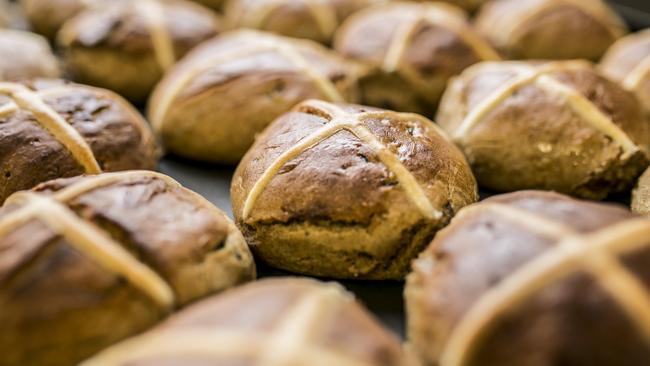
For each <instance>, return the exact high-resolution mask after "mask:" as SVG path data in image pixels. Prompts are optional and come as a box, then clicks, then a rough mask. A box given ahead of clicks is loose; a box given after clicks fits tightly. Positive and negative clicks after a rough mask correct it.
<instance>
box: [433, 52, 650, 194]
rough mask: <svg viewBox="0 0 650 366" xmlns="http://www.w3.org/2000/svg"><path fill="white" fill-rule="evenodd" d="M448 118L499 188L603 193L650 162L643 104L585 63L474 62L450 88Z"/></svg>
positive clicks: (443, 119)
mask: <svg viewBox="0 0 650 366" xmlns="http://www.w3.org/2000/svg"><path fill="white" fill-rule="evenodd" d="M438 122H439V123H440V125H441V126H442V128H444V129H445V130H446V131H447V132H448V133H449V134H450V135H451V136H452V138H453V139H454V140H455V141H456V142H457V143H458V144H459V145H460V146H461V148H462V149H463V151H464V152H465V154H466V156H467V158H468V160H469V162H470V164H472V166H473V169H474V174H476V177H477V179H478V181H479V184H481V185H483V186H484V187H486V188H489V189H493V190H496V191H513V190H519V189H548V190H556V191H559V192H563V193H569V194H573V195H577V196H583V197H590V198H603V197H605V196H606V195H607V194H609V193H611V192H617V191H621V190H624V189H626V188H628V187H629V185H630V184H632V182H633V180H634V179H635V178H636V177H637V176H638V174H640V173H641V171H642V170H643V169H645V167H646V165H647V161H648V160H647V152H648V141H650V138H649V137H648V136H649V135H648V134H649V131H648V126H647V123H646V121H645V119H644V118H643V114H642V112H641V109H640V106H639V104H638V102H637V101H636V100H635V98H634V97H633V96H632V95H631V94H629V93H627V92H626V91H624V90H623V89H621V88H620V87H619V86H617V85H616V84H614V83H613V82H611V81H609V80H607V79H605V78H603V77H602V76H600V75H599V74H598V73H597V72H596V71H595V70H594V68H593V67H592V65H590V64H588V63H585V62H581V61H565V62H551V63H524V62H501V63H482V64H478V65H475V66H472V67H471V68H469V69H467V70H466V71H465V72H464V73H463V74H462V75H461V76H459V77H458V78H457V79H455V80H454V81H453V82H452V83H451V84H450V86H449V88H448V90H447V91H446V92H445V96H444V98H443V101H442V103H441V106H440V109H439V111H438ZM513 136H516V138H514V139H513Z"/></svg>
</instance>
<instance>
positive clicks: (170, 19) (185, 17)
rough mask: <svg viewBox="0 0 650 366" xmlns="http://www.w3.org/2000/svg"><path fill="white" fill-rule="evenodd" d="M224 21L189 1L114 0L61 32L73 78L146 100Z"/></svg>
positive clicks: (85, 13) (87, 12) (137, 100)
mask: <svg viewBox="0 0 650 366" xmlns="http://www.w3.org/2000/svg"><path fill="white" fill-rule="evenodd" d="M219 28H220V21H219V19H218V18H217V16H216V15H215V13H214V12H212V11H211V10H209V9H207V8H205V7H203V6H201V5H199V4H195V3H193V2H191V1H187V0H138V1H119V0H118V1H108V2H103V3H101V4H99V5H97V6H93V7H91V8H88V9H86V10H84V11H82V12H81V13H79V14H77V15H76V16H75V17H74V18H72V19H70V20H69V21H67V22H66V23H65V25H64V26H63V28H62V29H61V31H60V32H59V35H58V43H59V45H60V46H61V47H62V49H63V51H64V52H63V54H64V61H65V64H66V67H67V69H68V71H69V72H70V74H71V75H72V77H73V79H74V80H76V81H79V82H81V83H84V84H90V85H95V86H99V87H102V88H107V89H110V90H113V91H115V92H117V93H118V94H121V95H122V96H124V97H126V98H127V99H129V100H131V101H133V102H135V103H142V102H144V101H146V99H147V97H148V95H149V93H150V92H151V90H152V89H153V87H154V86H155V85H156V83H157V82H158V80H160V78H161V77H162V75H163V73H164V72H165V71H166V70H168V69H169V68H170V67H171V66H172V65H173V64H174V63H176V61H177V60H179V59H180V58H181V57H183V56H184V55H185V54H186V53H187V52H189V51H190V50H191V49H192V48H194V47H195V46H196V45H198V44H199V43H201V42H203V41H205V40H207V39H209V38H212V37H213V36H215V35H216V34H217V33H218V31H219Z"/></svg>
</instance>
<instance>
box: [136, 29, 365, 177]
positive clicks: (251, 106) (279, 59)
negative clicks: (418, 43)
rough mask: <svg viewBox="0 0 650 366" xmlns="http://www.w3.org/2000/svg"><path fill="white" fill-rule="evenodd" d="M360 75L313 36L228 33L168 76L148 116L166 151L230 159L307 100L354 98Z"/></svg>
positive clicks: (219, 160) (228, 161)
mask: <svg viewBox="0 0 650 366" xmlns="http://www.w3.org/2000/svg"><path fill="white" fill-rule="evenodd" d="M358 72H359V71H358V69H357V67H356V66H355V65H352V64H351V63H349V62H347V61H346V60H344V59H343V58H342V57H340V56H339V55H337V54H336V53H335V52H333V51H331V50H328V49H327V48H325V47H324V46H321V45H320V44H317V43H315V42H313V41H307V40H297V39H293V38H288V37H282V36H277V35H273V34H271V33H265V32H258V31H252V30H240V31H233V32H228V33H225V34H223V35H221V36H219V37H216V38H214V39H213V40H210V41H208V42H205V43H204V44H202V45H201V46H200V47H198V48H197V49H196V50H194V51H193V52H192V53H191V54H190V55H188V56H187V57H186V58H184V59H183V60H182V61H181V62H180V63H178V65H176V67H174V68H173V69H172V70H171V71H170V72H169V73H168V74H167V75H166V76H165V78H164V79H163V80H162V81H161V82H160V84H158V86H157V87H156V90H155V91H154V93H153V95H152V97H151V100H150V101H149V111H148V112H149V120H150V121H151V123H152V125H153V127H154V129H155V131H156V132H157V133H158V134H159V136H160V137H161V140H162V141H163V143H164V145H165V147H166V149H167V150H168V151H170V152H172V153H174V154H177V155H181V156H185V157H189V158H192V159H197V160H203V161H209V162H215V163H225V164H233V163H237V162H238V161H239V160H240V159H241V157H242V156H244V153H245V152H246V150H248V148H249V147H250V146H251V144H252V143H253V139H254V138H255V135H256V134H257V133H259V132H261V131H262V130H263V129H264V127H266V126H267V125H268V124H269V123H270V122H271V121H273V119H275V118H276V117H278V116H279V115H281V114H283V113H285V112H287V111H288V110H290V109H291V107H293V106H294V105H296V104H297V103H299V102H301V101H303V100H304V99H308V98H322V99H326V100H331V101H336V102H343V101H354V100H356V91H357V89H356V86H357V84H356V81H357V75H358Z"/></svg>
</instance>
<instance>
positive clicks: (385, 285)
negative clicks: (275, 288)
mask: <svg viewBox="0 0 650 366" xmlns="http://www.w3.org/2000/svg"><path fill="white" fill-rule="evenodd" d="M612 3H613V5H614V6H615V8H616V9H617V10H618V11H619V12H620V13H621V14H622V15H623V16H624V17H625V19H626V20H627V22H628V24H629V25H630V27H631V28H632V29H633V30H638V29H642V28H647V27H650V0H617V1H612ZM160 171H162V172H163V173H165V174H168V175H170V176H172V177H174V178H175V179H176V180H178V181H179V182H180V183H181V184H183V185H184V186H186V187H187V188H190V189H192V190H194V191H196V192H198V193H200V194H201V195H203V196H204V197H206V198H207V199H208V200H210V201H211V202H213V203H214V204H215V205H217V206H218V207H219V208H221V209H222V210H224V211H225V212H226V213H228V215H230V217H232V209H231V206H230V180H231V178H232V174H233V172H234V167H224V166H214V165H209V164H201V163H197V162H192V161H187V160H183V159H179V158H176V157H166V158H165V159H163V161H162V162H161V164H160ZM623 199H624V198H623ZM257 266H258V273H259V277H260V278H263V277H269V276H279V275H280V276H281V275H288V276H292V275H293V276H295V274H291V273H288V272H283V271H280V270H276V269H273V268H269V267H267V266H264V265H263V264H262V263H259V261H258V263H257ZM339 282H340V283H341V284H343V285H344V286H345V287H346V288H347V289H348V290H350V291H352V292H353V293H354V294H355V295H356V296H357V298H358V299H359V300H360V301H361V302H362V303H363V304H364V305H365V306H366V307H368V308H369V309H370V310H371V311H372V312H373V313H374V314H375V315H376V316H377V317H378V318H379V319H380V320H381V321H382V322H383V323H384V324H385V325H386V326H388V327H389V328H390V329H392V330H393V331H394V332H395V333H397V334H398V335H400V336H402V337H403V336H404V330H405V318H404V304H403V298H402V290H403V282H401V281H339Z"/></svg>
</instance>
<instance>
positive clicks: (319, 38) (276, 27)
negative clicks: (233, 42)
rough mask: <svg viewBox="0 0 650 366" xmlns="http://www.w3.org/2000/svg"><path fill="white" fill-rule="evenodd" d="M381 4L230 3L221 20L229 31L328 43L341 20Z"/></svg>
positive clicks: (342, 0)
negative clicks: (260, 32) (244, 30)
mask: <svg viewBox="0 0 650 366" xmlns="http://www.w3.org/2000/svg"><path fill="white" fill-rule="evenodd" d="M380 2H382V0H325V1H312V0H261V1H260V0H234V1H230V2H228V4H227V6H226V9H225V16H226V20H227V22H228V27H229V28H232V29H234V28H242V27H246V28H252V29H260V30H265V31H269V32H274V33H278V34H281V35H284V36H288V37H295V38H304V39H311V40H313V41H316V42H320V43H326V44H327V43H329V42H330V41H331V40H332V37H333V36H334V32H335V31H336V29H337V28H338V26H339V25H340V24H341V22H342V21H343V20H345V18H347V17H348V16H349V15H350V14H352V13H354V12H355V11H357V10H359V9H361V8H363V7H366V6H369V5H371V4H375V3H380Z"/></svg>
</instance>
